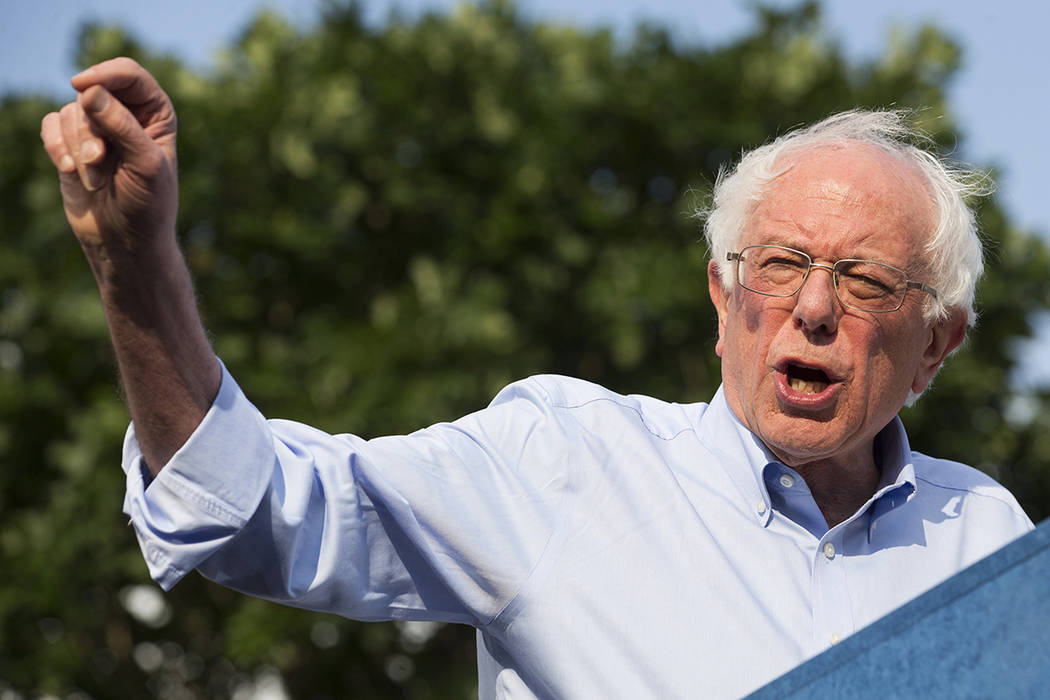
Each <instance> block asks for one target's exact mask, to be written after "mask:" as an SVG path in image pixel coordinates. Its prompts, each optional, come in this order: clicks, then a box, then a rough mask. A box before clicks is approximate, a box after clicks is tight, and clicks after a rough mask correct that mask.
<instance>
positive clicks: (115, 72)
mask: <svg viewBox="0 0 1050 700" xmlns="http://www.w3.org/2000/svg"><path fill="white" fill-rule="evenodd" d="M71 82H72V85H73V87H74V88H75V89H76V90H77V93H78V94H77V98H76V100H75V101H74V102H70V103H69V104H67V105H65V106H64V107H62V109H61V110H60V111H59V112H52V113H50V114H48V115H47V116H45V117H44V119H43V122H42V123H41V131H40V135H41V138H42V139H43V142H44V148H45V150H46V151H47V153H48V155H49V156H50V158H51V161H52V162H53V163H54V165H55V168H56V169H57V170H58V176H59V182H60V184H61V188H62V199H63V203H64V206H65V212H66V218H67V219H68V220H69V224H70V226H72V228H73V233H74V234H76V237H77V240H78V241H79V242H80V245H81V247H82V248H83V250H84V254H85V256H86V257H87V260H88V264H89V265H90V266H91V270H92V272H93V273H94V275H95V280H96V281H97V283H98V287H99V292H100V294H101V297H102V305H103V308H104V309H105V314H106V321H107V323H108V325H109V332H110V336H111V337H112V340H113V347H114V349H115V351H116V357H117V364H118V367H119V368H120V374H121V377H122V380H123V384H124V390H125V393H126V396H127V403H128V409H129V411H130V413H131V418H132V420H133V421H134V422H135V428H136V434H137V436H138V439H139V442H140V444H141V446H142V449H143V454H144V456H145V458H146V463H147V464H148V465H149V468H150V470H151V471H152V472H153V473H154V474H157V473H159V471H160V469H161V468H162V467H163V466H164V464H165V463H167V461H168V460H169V459H170V458H171V456H172V455H173V454H174V453H175V451H176V450H178V448H179V447H180V446H181V445H182V444H183V443H184V442H185V441H186V439H187V438H188V437H189V436H190V434H191V433H192V432H193V430H194V429H195V428H196V427H197V425H198V424H199V423H200V421H201V419H202V418H203V417H204V414H205V413H206V412H207V411H208V408H209V406H210V405H211V402H212V400H213V399H214V397H215V395H216V393H217V392H218V388H219V383H220V379H221V374H220V370H219V366H218V362H217V360H216V359H215V355H214V353H213V352H212V349H211V347H210V345H209V343H208V339H207V336H206V335H205V332H204V329H203V326H202V325H201V321H200V317H199V315H198V313H197V307H196V302H195V300H194V296H193V287H192V284H191V281H190V276H189V271H188V270H187V269H186V264H185V261H184V260H183V257H182V254H181V252H180V251H179V249H178V246H177V244H176V240H175V217H176V211H177V208H178V181H177V166H176V158H175V126H176V120H175V110H174V109H173V108H172V105H171V101H170V100H169V99H168V96H167V95H166V94H165V93H164V91H163V90H161V88H160V86H159V85H158V84H157V81H156V80H154V78H153V76H151V75H150V74H149V73H148V72H146V70H145V69H143V68H142V67H141V66H140V65H139V64H138V63H136V62H135V61H133V60H131V59H129V58H117V59H113V60H111V61H105V62H103V63H99V64H98V65H95V66H92V67H91V68H88V69H87V70H85V71H84V72H82V73H80V74H78V75H76V76H74V77H73V79H72V81H71Z"/></svg>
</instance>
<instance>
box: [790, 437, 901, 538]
mask: <svg viewBox="0 0 1050 700" xmlns="http://www.w3.org/2000/svg"><path fill="white" fill-rule="evenodd" d="M859 457H860V459H851V460H848V461H843V460H839V459H824V460H817V461H814V462H808V463H806V464H792V465H791V466H792V467H793V468H794V469H795V471H797V472H798V473H799V474H800V475H801V476H802V478H803V479H805V480H806V485H807V486H808V487H809V491H810V493H812V494H813V500H814V501H816V503H817V506H818V507H819V508H820V512H821V513H823V515H824V520H825V521H827V523H828V527H829V528H832V527H835V526H836V525H838V524H839V523H841V522H842V521H844V520H846V519H847V518H849V517H850V516H852V515H853V514H854V513H856V512H857V510H858V509H859V508H860V507H861V506H862V505H864V503H865V502H866V501H867V500H868V499H869V498H871V495H872V494H873V493H875V491H876V489H878V487H879V479H880V476H881V474H880V472H879V468H878V465H877V464H876V462H875V455H874V452H873V450H866V451H864V452H863V453H861V455H859Z"/></svg>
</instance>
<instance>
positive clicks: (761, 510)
mask: <svg viewBox="0 0 1050 700" xmlns="http://www.w3.org/2000/svg"><path fill="white" fill-rule="evenodd" d="M755 510H757V511H758V514H759V515H764V514H765V512H766V502H765V501H759V502H758V505H757V506H756V507H755Z"/></svg>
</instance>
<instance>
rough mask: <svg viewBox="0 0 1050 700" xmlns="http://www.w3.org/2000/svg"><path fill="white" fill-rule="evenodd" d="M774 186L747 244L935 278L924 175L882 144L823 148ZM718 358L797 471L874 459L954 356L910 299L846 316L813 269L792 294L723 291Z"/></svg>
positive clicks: (823, 274) (739, 411) (728, 384)
mask: <svg viewBox="0 0 1050 700" xmlns="http://www.w3.org/2000/svg"><path fill="white" fill-rule="evenodd" d="M790 162H791V164H792V167H790V169H788V170H787V172H785V173H784V174H783V175H781V176H780V177H779V178H778V179H777V180H776V181H774V183H773V184H772V185H771V186H770V188H769V190H768V191H767V193H766V196H765V198H764V199H763V200H762V201H760V202H759V203H758V204H757V206H756V208H755V210H754V212H753V214H752V216H751V219H750V224H749V226H748V229H747V230H746V231H744V232H743V235H742V237H741V241H740V244H739V247H738V250H739V249H740V248H743V247H744V246H748V245H759V244H775V245H782V246H787V247H790V248H795V249H797V250H801V251H803V252H805V253H808V254H809V255H810V256H811V257H812V258H813V260H814V262H816V263H822V264H826V265H831V264H834V263H835V262H836V261H838V260H841V259H844V258H864V259H869V260H875V261H879V262H883V263H886V264H888V265H892V266H894V267H898V268H900V269H902V270H905V271H906V272H907V273H908V277H909V278H911V279H915V280H920V281H928V280H927V273H926V271H925V269H924V268H923V265H922V264H921V260H922V248H923V244H924V243H925V239H926V236H927V235H928V232H929V231H930V227H931V225H932V211H931V204H930V202H929V197H928V195H927V192H926V189H925V187H924V185H923V183H922V181H921V180H920V178H919V176H918V175H917V174H916V173H915V172H913V171H912V170H911V169H910V168H909V167H908V166H905V165H903V164H901V163H900V162H899V161H897V160H896V159H895V158H894V157H892V156H890V155H889V154H886V153H884V152H882V151H879V150H878V149H876V148H874V147H871V146H867V145H863V144H852V145H847V146H841V147H823V148H819V149H812V150H809V151H806V152H804V153H802V154H799V155H796V156H794V157H792V160H791V161H790ZM711 294H712V299H713V300H714V302H715V305H716V307H717V309H718V315H719V339H718V345H717V352H718V354H719V356H720V357H721V358H722V379H723V384H724V387H725V395H726V399H727V401H728V402H729V406H730V408H731V409H732V410H733V412H734V413H735V414H736V416H737V417H738V418H739V419H740V420H741V421H742V422H743V423H744V424H745V425H746V426H747V427H748V428H749V429H750V430H751V431H752V432H754V433H755V434H756V435H758V436H759V437H760V438H761V439H762V440H763V442H765V443H766V445H767V446H769V448H770V449H771V450H772V451H773V452H774V453H775V454H776V455H777V456H778V457H779V458H780V459H782V460H783V461H784V462H785V463H788V464H792V465H800V464H805V463H809V462H813V461H815V460H828V459H830V460H854V461H855V460H858V459H862V460H867V461H868V462H870V460H871V445H872V441H873V439H874V436H875V435H876V434H877V433H878V432H879V430H881V429H882V428H883V427H885V425H886V424H887V423H888V422H889V421H890V420H892V419H893V417H894V416H895V415H896V413H897V411H898V410H900V408H901V406H902V405H903V404H904V401H905V400H906V398H907V396H908V392H909V390H915V391H921V390H922V389H923V388H925V386H926V384H927V383H928V382H929V381H930V379H931V378H932V376H933V372H934V371H935V370H936V367H937V366H939V364H940V361H941V360H942V359H943V357H937V354H938V353H937V352H934V351H935V350H938V348H939V345H938V344H937V343H936V342H935V340H936V338H935V336H936V334H935V333H934V330H933V329H931V328H930V327H928V326H927V324H926V323H925V322H924V321H923V318H922V304H923V298H922V297H923V295H922V293H918V292H914V291H911V292H909V293H908V294H907V296H906V297H905V299H904V304H903V306H902V307H901V308H900V309H899V310H898V311H895V312H891V313H882V314H876V313H869V312H865V311H858V310H855V309H851V308H846V307H844V306H843V305H842V304H841V303H840V302H839V301H838V299H837V298H836V296H835V290H834V286H833V282H832V277H831V274H830V272H829V271H827V270H824V269H819V268H815V269H813V271H812V272H811V273H810V275H809V278H808V279H807V280H806V282H805V284H804V285H803V287H802V289H801V290H800V291H799V292H798V293H797V294H796V295H794V296H792V297H787V298H777V297H769V296H763V295H761V294H756V293H753V292H749V291H747V290H744V289H742V288H740V287H739V286H737V285H736V283H735V280H726V282H725V283H724V285H723V284H719V283H718V281H717V277H715V278H713V281H712V285H711Z"/></svg>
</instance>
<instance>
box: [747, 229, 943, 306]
mask: <svg viewBox="0 0 1050 700" xmlns="http://www.w3.org/2000/svg"><path fill="white" fill-rule="evenodd" d="M726 260H730V261H733V262H735V263H736V278H737V281H738V282H739V283H740V286H741V287H743V288H744V289H747V290H749V291H752V292H755V293H757V294H765V295H766V296H770V297H790V296H794V295H795V294H797V293H798V290H800V289H802V285H803V284H805V283H806V279H807V278H808V277H809V273H810V271H811V270H812V269H813V268H814V267H819V268H822V269H825V270H827V271H828V272H830V273H831V279H832V281H833V282H834V283H835V296H837V297H838V300H839V301H841V302H842V304H843V305H844V306H848V307H850V308H851V309H857V310H859V311H869V312H871V313H875V314H879V313H887V312H889V311H896V310H897V309H899V308H900V307H901V304H903V303H904V296H905V295H906V294H907V293H908V290H909V289H918V290H920V291H923V292H926V293H927V294H930V295H932V296H933V298H935V299H936V298H937V291H936V290H935V289H933V287H930V286H927V285H925V284H923V283H922V282H913V281H912V280H910V279H908V274H907V273H906V272H905V271H904V270H901V269H899V268H896V267H893V266H892V265H886V264H885V263H880V262H875V261H874V260H839V261H838V262H837V263H835V264H834V265H821V264H819V263H815V262H813V258H811V257H809V256H808V255H806V254H805V253H803V252H802V251H800V250H794V249H792V248H784V247H782V246H778V245H751V246H747V247H746V248H744V249H743V250H741V251H740V252H739V253H727V254H726Z"/></svg>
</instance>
